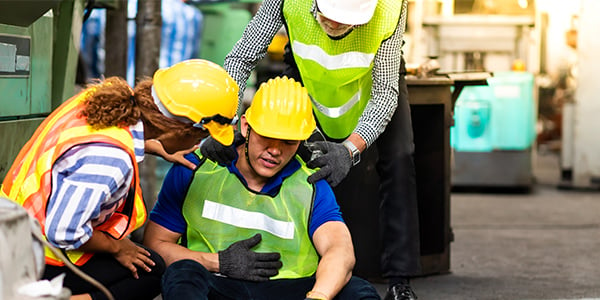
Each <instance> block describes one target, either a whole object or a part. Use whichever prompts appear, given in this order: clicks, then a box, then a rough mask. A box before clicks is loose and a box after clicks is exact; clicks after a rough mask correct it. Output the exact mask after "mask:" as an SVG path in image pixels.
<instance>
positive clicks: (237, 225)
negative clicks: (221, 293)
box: [182, 153, 319, 279]
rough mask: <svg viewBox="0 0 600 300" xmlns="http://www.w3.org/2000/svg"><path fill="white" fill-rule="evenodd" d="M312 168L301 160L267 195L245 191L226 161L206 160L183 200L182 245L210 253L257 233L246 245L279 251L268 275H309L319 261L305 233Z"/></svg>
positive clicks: (261, 250)
mask: <svg viewBox="0 0 600 300" xmlns="http://www.w3.org/2000/svg"><path fill="white" fill-rule="evenodd" d="M198 154H199V153H198ZM312 173H313V171H311V170H309V169H308V168H306V167H305V166H304V163H302V167H301V168H300V169H299V170H298V171H296V172H295V173H294V174H292V175H291V176H290V177H287V178H286V179H285V180H284V181H283V185H282V186H281V189H280V191H279V193H277V195H276V196H275V197H271V196H268V195H264V194H257V193H254V192H251V191H249V190H248V189H247V188H246V187H245V186H244V185H243V184H242V183H241V182H240V179H239V178H238V177H237V176H236V175H235V174H232V173H230V172H229V170H228V169H227V168H226V167H222V166H219V165H218V164H216V163H214V162H212V161H210V160H206V161H205V162H204V163H203V164H202V165H200V167H198V169H197V170H196V173H195V175H194V179H193V180H192V183H191V184H190V187H189V190H188V193H187V195H186V198H185V201H184V203H183V209H182V212H183V216H184V218H185V220H186V223H187V224H188V228H187V232H186V239H187V245H186V246H187V248H189V249H191V250H194V251H201V252H210V253H216V252H218V251H221V250H225V249H226V248H227V247H229V246H230V245H231V244H233V243H234V242H237V241H239V240H243V239H247V238H250V237H252V236H253V235H254V234H256V233H261V235H262V241H261V242H260V243H259V244H258V245H257V246H256V247H254V248H253V249H252V250H254V251H257V252H279V253H280V254H281V261H282V263H283V267H282V268H281V269H280V270H279V274H278V275H277V276H275V277H273V278H272V279H281V278H287V279H289V278H300V277H307V276H311V275H312V274H314V272H315V271H316V269H317V264H318V261H319V256H318V255H317V252H316V250H315V248H314V246H313V244H312V241H311V240H310V237H309V236H308V221H309V219H310V214H311V211H312V206H313V197H314V188H313V186H312V185H311V184H309V183H308V182H307V181H306V179H307V178H308V176H309V175H310V174H312Z"/></svg>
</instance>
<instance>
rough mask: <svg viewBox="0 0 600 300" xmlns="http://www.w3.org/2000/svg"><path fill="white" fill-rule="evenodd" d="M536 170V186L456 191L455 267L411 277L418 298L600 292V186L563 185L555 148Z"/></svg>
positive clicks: (598, 295) (594, 295) (591, 295)
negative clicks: (559, 186)
mask: <svg viewBox="0 0 600 300" xmlns="http://www.w3.org/2000/svg"><path fill="white" fill-rule="evenodd" d="M534 175H535V177H536V181H537V183H536V184H535V185H534V188H533V189H532V191H531V192H530V193H501V192H495V193H472V192H469V193H467V192H462V193H457V192H453V193H452V195H451V226H452V229H453V232H454V236H455V240H454V242H452V243H451V244H450V249H451V261H450V264H451V273H450V274H446V275H434V276H428V277H422V278H416V279H413V280H412V284H413V287H414V289H415V292H416V293H417V295H418V297H419V299H420V300H439V299H445V300H455V299H456V300H466V299H478V300H483V299H515V300H516V299H518V300H521V299H528V300H536V299H600V193H599V192H598V191H577V190H561V189H557V188H556V184H557V182H558V179H559V161H558V156H557V155H556V154H553V153H547V154H544V155H539V154H538V155H537V156H536V157H535V159H534ZM376 287H377V289H378V290H379V291H380V293H381V295H382V296H383V295H384V293H385V288H386V286H385V285H382V284H376Z"/></svg>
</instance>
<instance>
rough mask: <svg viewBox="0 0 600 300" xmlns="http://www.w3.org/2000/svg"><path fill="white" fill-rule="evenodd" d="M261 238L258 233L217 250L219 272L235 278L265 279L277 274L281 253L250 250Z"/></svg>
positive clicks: (280, 264)
mask: <svg viewBox="0 0 600 300" xmlns="http://www.w3.org/2000/svg"><path fill="white" fill-rule="evenodd" d="M261 240H262V236H261V235H260V233H257V234H255V235H254V236H253V237H251V238H249V239H246V240H241V241H238V242H235V243H233V244H231V245H230V246H229V247H228V248H227V249H225V250H223V251H219V272H220V273H221V274H223V275H226V276H228V277H231V278H235V279H242V280H249V281H267V280H269V277H272V276H275V275H277V274H279V269H280V268H281V266H282V263H281V261H280V260H279V259H280V258H281V255H280V254H279V253H277V252H271V253H260V252H254V251H252V250H250V249H251V248H253V247H254V246H256V245H258V243H260V241H261Z"/></svg>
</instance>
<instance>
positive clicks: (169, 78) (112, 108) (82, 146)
mask: <svg viewBox="0 0 600 300" xmlns="http://www.w3.org/2000/svg"><path fill="white" fill-rule="evenodd" d="M237 92H238V88H237V85H236V83H235V82H234V81H233V79H232V78H231V77H230V76H229V75H228V74H227V72H225V70H224V69H223V68H221V67H220V66H218V65H216V64H214V63H210V62H208V61H204V60H189V61H184V62H182V63H179V64H176V65H174V66H173V67H171V68H168V69H160V70H158V71H157V72H156V73H155V75H154V78H153V79H146V80H144V81H141V82H140V83H139V84H138V85H137V86H136V87H135V89H133V90H132V89H131V88H130V87H129V85H128V84H127V82H125V80H124V79H121V78H118V77H111V78H108V79H106V80H105V81H103V82H100V83H97V84H94V85H92V86H90V87H88V88H87V89H85V90H83V91H82V92H81V93H79V94H77V95H75V96H74V97H72V98H71V99H69V100H67V101H66V102H65V103H64V104H62V105H61V106H59V107H58V108H57V109H56V110H54V111H53V112H52V114H51V115H50V116H48V118H46V120H44V122H43V123H42V124H41V125H40V126H39V128H38V129H37V130H36V132H35V133H34V135H33V137H32V138H31V139H30V140H29V141H28V142H27V144H26V145H25V146H24V147H23V149H22V150H21V152H20V153H19V155H18V157H17V158H16V160H15V162H14V164H13V165H12V167H11V168H10V170H9V171H8V173H7V175H6V177H5V179H4V182H3V184H2V187H1V193H0V194H1V195H2V196H3V197H6V198H8V199H12V200H13V201H15V202H17V203H19V204H20V205H22V206H23V207H25V208H26V210H27V211H28V212H29V213H30V214H31V215H32V216H33V217H35V218H36V219H37V220H38V221H39V222H40V224H41V226H42V233H43V234H44V236H45V237H46V239H47V240H48V241H49V242H50V244H52V245H53V246H54V247H57V248H59V249H61V250H62V251H63V253H65V254H66V256H67V258H68V259H69V260H70V261H71V262H72V263H74V264H75V265H77V266H79V267H80V268H81V270H82V271H84V272H85V273H87V274H89V275H90V276H92V277H93V278H95V279H96V280H97V281H99V282H100V283H102V284H103V285H105V286H106V287H107V288H108V290H109V291H110V292H111V293H112V294H113V296H114V297H115V299H153V298H154V297H156V296H157V295H158V294H159V293H160V280H161V276H162V273H163V272H164V268H165V265H164V261H163V260H162V258H161V257H160V256H159V255H158V254H157V253H156V252H154V251H152V250H150V249H148V248H145V247H143V246H141V245H138V244H136V243H134V242H132V241H131V240H130V239H129V238H128V235H129V234H130V233H131V232H132V231H133V230H135V229H136V228H139V227H140V226H141V225H142V224H143V223H144V222H145V220H146V208H145V206H144V202H143V200H142V193H141V189H140V185H139V184H140V178H139V172H138V164H139V162H140V161H141V160H142V159H143V158H144V154H145V153H149V152H151V151H153V152H161V153H165V155H167V156H169V155H177V154H183V153H185V152H186V150H185V149H189V148H192V146H194V145H195V144H197V143H198V142H199V141H200V140H201V139H202V138H205V137H206V136H208V135H209V133H210V134H212V136H213V137H214V138H215V139H216V140H217V141H219V142H222V143H224V144H225V145H229V144H231V142H232V140H233V129H232V126H231V125H230V123H231V119H232V118H234V117H235V112H236V110H237ZM145 145H146V147H145ZM180 151H183V152H180ZM62 273H66V277H65V278H64V286H65V287H67V288H69V289H70V290H71V292H72V294H74V295H76V296H74V297H73V299H104V298H103V294H102V293H101V292H100V291H99V290H98V289H97V288H96V287H94V286H92V285H91V284H89V283H88V282H86V281H84V280H83V279H81V278H79V277H78V276H77V275H76V274H75V273H73V272H72V271H71V270H70V269H69V268H67V267H66V266H65V265H64V262H63V261H61V260H60V259H59V258H58V257H56V256H54V254H52V253H51V252H50V251H46V267H45V271H44V274H43V276H42V277H43V278H44V279H52V278H54V277H56V276H58V275H59V274H62Z"/></svg>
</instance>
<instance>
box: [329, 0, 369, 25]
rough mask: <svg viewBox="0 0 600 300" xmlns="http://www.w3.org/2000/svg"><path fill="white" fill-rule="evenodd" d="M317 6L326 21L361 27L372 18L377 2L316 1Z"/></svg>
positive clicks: (358, 0) (347, 0)
mask: <svg viewBox="0 0 600 300" xmlns="http://www.w3.org/2000/svg"><path fill="white" fill-rule="evenodd" d="M317 6H318V7H319V11H321V13H322V14H323V15H324V16H325V17H327V18H328V19H331V20H333V21H336V22H338V23H342V24H347V25H362V24H366V23H368V22H369V20H371V18H372V17H373V13H374V12H375V7H376V6H377V0H317Z"/></svg>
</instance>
